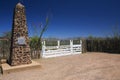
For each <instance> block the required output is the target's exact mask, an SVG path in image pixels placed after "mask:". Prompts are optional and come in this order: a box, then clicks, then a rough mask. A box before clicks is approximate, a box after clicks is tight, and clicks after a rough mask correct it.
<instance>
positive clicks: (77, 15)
mask: <svg viewBox="0 0 120 80" xmlns="http://www.w3.org/2000/svg"><path fill="white" fill-rule="evenodd" d="M18 1H19V0H0V34H2V33H3V32H6V31H10V30H11V29H12V20H13V10H14V7H15V5H16V4H17V3H18ZM21 2H22V3H23V4H24V5H25V7H26V16H27V24H28V29H29V36H32V35H33V34H34V33H33V31H32V30H33V29H32V24H39V23H41V22H42V23H45V18H46V15H47V13H48V12H50V14H51V19H50V23H49V25H48V29H47V31H46V32H45V34H44V35H43V37H58V38H64V37H87V36H90V35H93V36H97V37H101V36H103V37H104V36H108V35H110V34H111V33H112V32H113V30H114V26H115V25H116V24H118V26H119V25H120V0H21ZM119 29H120V26H119Z"/></svg>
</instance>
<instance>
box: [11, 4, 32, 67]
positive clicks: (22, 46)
mask: <svg viewBox="0 0 120 80" xmlns="http://www.w3.org/2000/svg"><path fill="white" fill-rule="evenodd" d="M30 63H32V61H31V56H30V47H29V37H28V30H27V23H26V15H25V7H24V6H23V5H22V4H21V3H18V4H17V5H16V7H15V10H14V17H13V27H12V38H11V53H10V58H9V64H10V65H12V66H16V65H22V64H30Z"/></svg>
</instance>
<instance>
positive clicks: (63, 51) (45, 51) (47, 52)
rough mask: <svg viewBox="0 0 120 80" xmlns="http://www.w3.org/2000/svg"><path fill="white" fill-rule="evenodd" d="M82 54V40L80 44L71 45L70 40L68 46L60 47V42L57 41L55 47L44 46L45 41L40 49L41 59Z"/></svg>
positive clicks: (71, 41)
mask: <svg viewBox="0 0 120 80" xmlns="http://www.w3.org/2000/svg"><path fill="white" fill-rule="evenodd" d="M81 53H82V40H80V44H75V45H74V44H73V40H70V45H60V41H57V46H46V45H45V41H44V42H43V47H42V58H50V57H58V56H65V55H74V54H81Z"/></svg>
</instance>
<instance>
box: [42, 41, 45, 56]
mask: <svg viewBox="0 0 120 80" xmlns="http://www.w3.org/2000/svg"><path fill="white" fill-rule="evenodd" d="M44 54H45V41H43V42H42V56H43V57H44Z"/></svg>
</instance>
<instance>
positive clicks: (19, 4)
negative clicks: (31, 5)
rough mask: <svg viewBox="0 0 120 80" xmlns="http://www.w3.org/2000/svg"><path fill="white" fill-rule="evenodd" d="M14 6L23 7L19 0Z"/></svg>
mask: <svg viewBox="0 0 120 80" xmlns="http://www.w3.org/2000/svg"><path fill="white" fill-rule="evenodd" d="M16 7H19V8H20V7H21V8H23V7H24V5H22V4H21V3H20V2H19V3H17V5H16Z"/></svg>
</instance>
